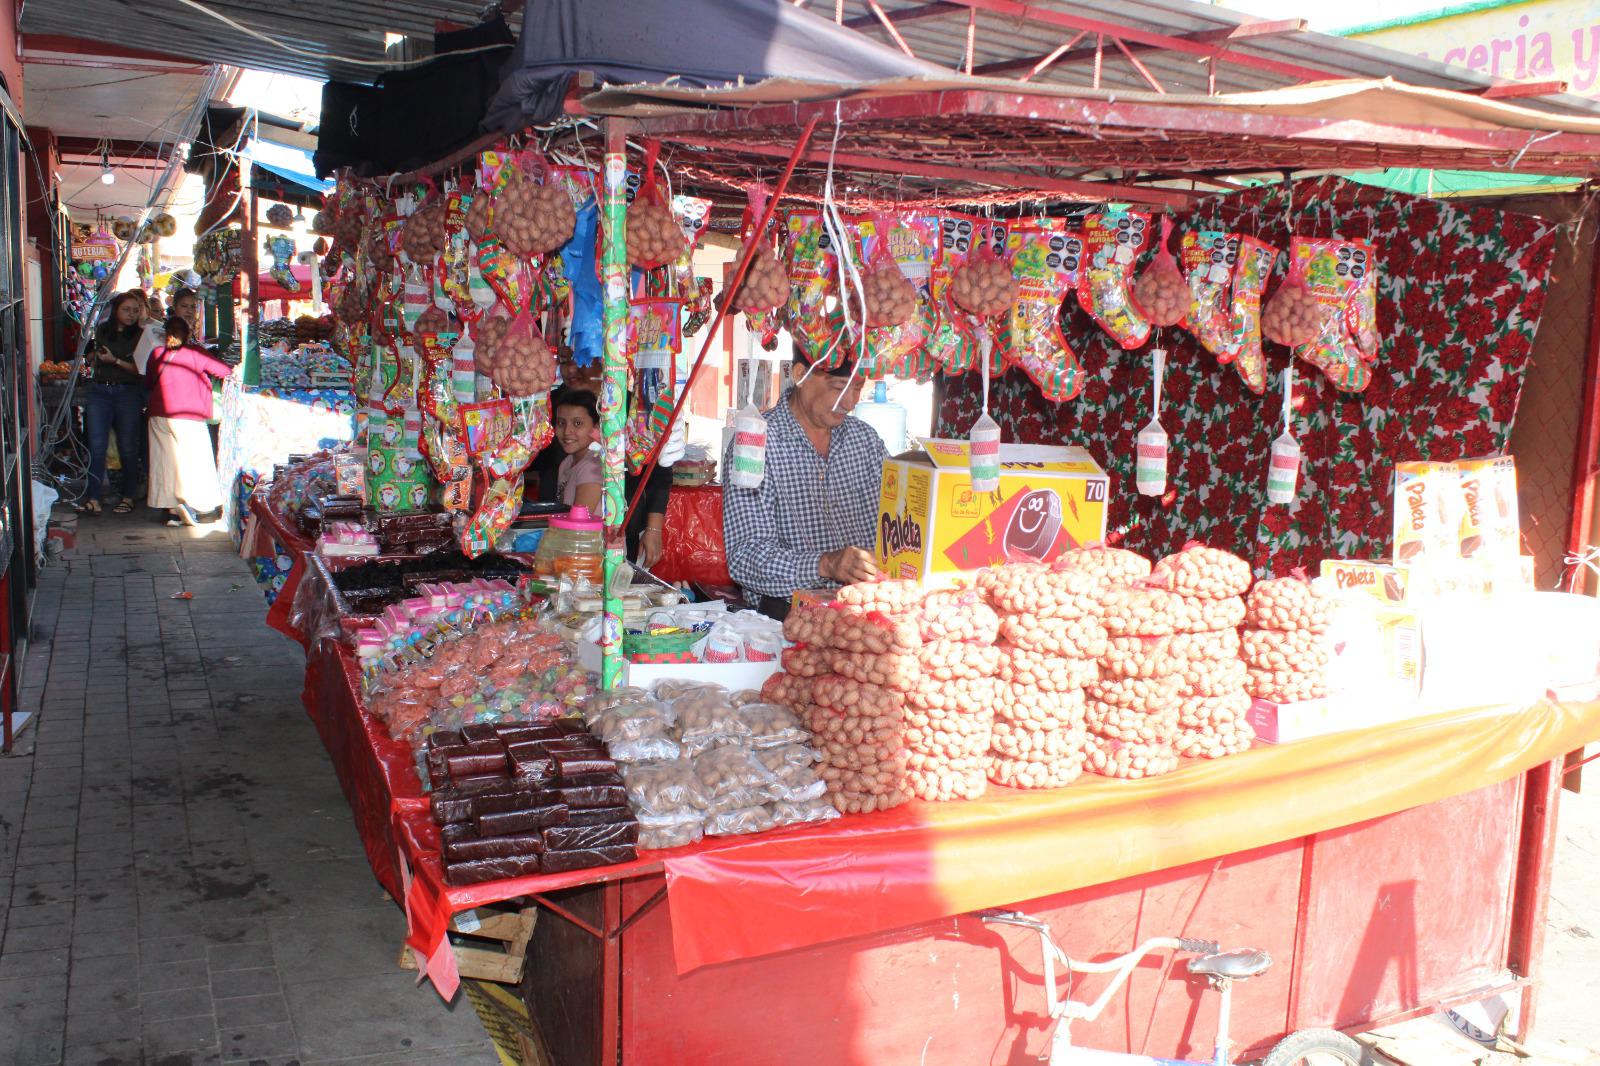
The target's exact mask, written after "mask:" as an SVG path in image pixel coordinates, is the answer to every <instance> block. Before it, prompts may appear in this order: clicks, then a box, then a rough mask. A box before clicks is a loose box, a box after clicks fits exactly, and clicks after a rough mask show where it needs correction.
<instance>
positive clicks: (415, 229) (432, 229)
mask: <svg viewBox="0 0 1600 1066" xmlns="http://www.w3.org/2000/svg"><path fill="white" fill-rule="evenodd" d="M430 184H431V183H430ZM448 212H449V205H448V203H447V202H446V197H445V196H444V195H442V194H440V193H438V192H434V191H432V190H431V188H430V194H429V195H428V198H427V199H426V200H425V201H423V203H422V206H420V207H418V208H417V209H416V210H415V211H413V212H412V213H411V215H410V217H409V218H407V219H406V221H405V225H404V226H403V227H402V228H401V230H400V250H401V251H402V252H404V253H405V256H406V258H407V259H409V260H410V261H411V262H413V263H415V264H416V265H418V266H420V267H422V268H423V270H424V271H429V272H431V271H432V270H433V264H434V260H436V259H437V258H438V257H439V253H440V252H442V251H444V246H445V241H446V239H447V236H448V232H449V231H448V229H447V215H448Z"/></svg>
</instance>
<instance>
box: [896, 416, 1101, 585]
mask: <svg viewBox="0 0 1600 1066" xmlns="http://www.w3.org/2000/svg"><path fill="white" fill-rule="evenodd" d="M921 444H922V446H923V449H924V450H923V451H913V452H906V453H904V454H902V455H897V456H894V457H893V458H891V459H887V460H885V461H884V464H883V481H882V488H881V490H880V493H879V498H878V550H877V555H878V565H879V566H881V567H882V568H883V570H884V572H885V573H886V574H887V575H888V576H890V577H897V578H901V577H903V578H919V579H921V580H923V581H928V582H931V583H934V584H938V583H940V582H941V581H944V582H948V581H950V580H953V579H954V578H955V576H956V575H958V574H961V573H963V572H965V571H972V570H978V569H981V568H983V567H985V566H989V565H991V564H994V563H1002V562H1023V561H1029V560H1033V561H1039V562H1043V561H1047V560H1050V559H1054V558H1055V557H1056V556H1058V555H1060V554H1061V553H1062V552H1065V551H1067V550H1069V549H1072V548H1076V547H1081V546H1082V545H1085V544H1095V543H1098V542H1100V541H1102V540H1104V539H1105V535H1106V495H1107V493H1108V491H1109V488H1110V479H1109V478H1108V477H1107V476H1106V473H1105V471H1104V470H1102V469H1101V468H1100V465H1099V464H1098V463H1096V462H1095V461H1094V459H1093V458H1091V457H1090V455H1089V453H1088V452H1087V451H1085V450H1084V449H1082V448H1076V447H1049V446H1045V445H1025V444H1002V445H1001V446H1000V488H999V490H998V491H997V492H993V493H986V494H983V495H978V494H976V493H974V492H973V491H972V478H971V476H970V475H969V473H968V471H967V442H966V441H961V440H934V439H924V440H922V441H921Z"/></svg>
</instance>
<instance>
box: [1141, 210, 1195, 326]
mask: <svg viewBox="0 0 1600 1066" xmlns="http://www.w3.org/2000/svg"><path fill="white" fill-rule="evenodd" d="M1133 302H1134V306H1135V307H1137V308H1138V310H1139V313H1140V314H1141V315H1143V316H1144V318H1145V320H1146V321H1148V322H1149V323H1150V324H1151V325H1152V326H1181V325H1183V324H1184V317H1185V316H1186V315H1188V313H1189V283H1188V282H1187V281H1185V280H1184V279H1183V271H1182V270H1180V269H1178V261H1177V259H1175V258H1173V255H1172V219H1171V218H1170V217H1168V216H1166V215H1163V216H1162V217H1161V245H1160V246H1159V247H1158V248H1157V249H1156V254H1155V258H1154V259H1152V260H1151V261H1150V265H1149V266H1147V267H1145V268H1144V271H1143V272H1142V273H1141V274H1140V275H1139V277H1138V279H1137V280H1135V281H1134V283H1133Z"/></svg>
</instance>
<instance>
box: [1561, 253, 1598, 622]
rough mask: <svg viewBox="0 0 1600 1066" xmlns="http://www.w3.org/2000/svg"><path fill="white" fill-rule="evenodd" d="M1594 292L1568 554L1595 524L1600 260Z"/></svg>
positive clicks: (1583, 543)
mask: <svg viewBox="0 0 1600 1066" xmlns="http://www.w3.org/2000/svg"><path fill="white" fill-rule="evenodd" d="M1590 270H1591V271H1592V275H1591V278H1590V282H1591V286H1592V292H1591V295H1590V298H1589V337H1588V342H1587V344H1586V345H1585V354H1584V369H1583V418H1582V421H1581V422H1580V423H1579V426H1578V442H1577V451H1576V454H1575V455H1574V456H1573V461H1572V525H1571V526H1570V527H1569V528H1568V530H1567V551H1569V552H1581V551H1583V549H1584V548H1585V547H1587V546H1588V543H1589V532H1590V530H1591V529H1592V528H1593V523H1594V497H1595V475H1596V474H1597V473H1600V463H1597V460H1600V256H1595V257H1594V258H1592V259H1591V262H1590ZM1571 581H1572V584H1571V586H1570V587H1571V588H1572V590H1573V591H1574V592H1583V591H1586V590H1587V589H1588V588H1589V586H1590V581H1589V572H1588V568H1587V567H1578V568H1577V570H1576V572H1575V573H1574V574H1573V575H1572V578H1571Z"/></svg>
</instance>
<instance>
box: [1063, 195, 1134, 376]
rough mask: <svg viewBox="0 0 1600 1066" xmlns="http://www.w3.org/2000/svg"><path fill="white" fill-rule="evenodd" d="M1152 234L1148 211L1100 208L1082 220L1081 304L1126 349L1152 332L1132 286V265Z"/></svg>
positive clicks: (1079, 279)
mask: <svg viewBox="0 0 1600 1066" xmlns="http://www.w3.org/2000/svg"><path fill="white" fill-rule="evenodd" d="M1149 239H1150V216H1149V215H1144V214H1140V213H1139V212H1137V211H1127V210H1123V209H1112V210H1108V211H1096V212H1093V213H1091V214H1089V215H1088V216H1086V217H1085V218H1084V220H1083V258H1084V265H1083V270H1082V271H1080V272H1079V275H1078V303H1079V305H1080V306H1081V307H1082V308H1083V309H1084V310H1085V311H1087V312H1089V314H1090V316H1091V317H1093V318H1094V320H1095V321H1096V322H1097V323H1099V325H1100V328H1101V329H1103V330H1105V331H1106V332H1107V333H1109V334H1110V335H1111V339H1112V340H1114V341H1116V342H1117V344H1119V345H1121V346H1122V347H1123V348H1124V349H1133V348H1138V347H1139V346H1141V345H1142V344H1144V342H1145V341H1146V340H1148V339H1149V337H1150V322H1149V321H1148V320H1147V319H1146V318H1145V317H1144V316H1143V315H1141V314H1140V313H1139V311H1138V309H1137V308H1136V307H1134V304H1133V300H1132V299H1131V297H1130V295H1129V291H1128V286H1129V284H1130V283H1131V281H1132V279H1133V265H1134V263H1135V262H1137V261H1138V259H1139V253H1140V252H1142V251H1143V250H1144V246H1145V244H1146V242H1148V241H1149Z"/></svg>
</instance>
